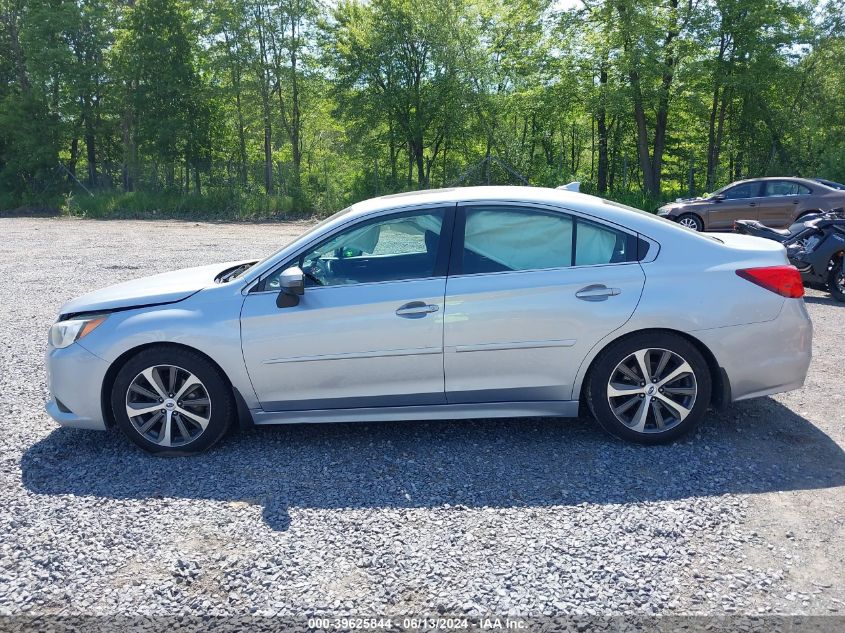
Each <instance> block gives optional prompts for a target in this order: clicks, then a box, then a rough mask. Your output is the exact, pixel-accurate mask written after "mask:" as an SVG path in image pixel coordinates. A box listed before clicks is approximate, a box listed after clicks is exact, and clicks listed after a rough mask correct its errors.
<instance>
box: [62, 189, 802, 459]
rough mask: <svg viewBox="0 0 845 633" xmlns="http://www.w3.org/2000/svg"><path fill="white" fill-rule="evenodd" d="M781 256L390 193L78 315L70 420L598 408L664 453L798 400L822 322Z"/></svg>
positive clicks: (584, 200)
mask: <svg viewBox="0 0 845 633" xmlns="http://www.w3.org/2000/svg"><path fill="white" fill-rule="evenodd" d="M802 296H803V287H802V284H801V279H800V277H799V275H798V272H797V271H796V270H795V268H793V267H791V266H788V265H787V260H786V255H785V251H784V249H783V248H782V247H781V246H780V245H779V244H777V243H775V242H773V241H768V240H762V239H758V238H753V237H746V236H741V235H733V234H725V235H719V236H713V235H703V234H698V233H695V232H692V231H689V230H687V229H684V228H682V227H680V226H678V225H677V224H675V223H673V222H670V221H667V220H663V219H660V218H658V217H655V216H654V215H651V214H648V213H644V212H640V211H636V210H634V209H630V208H628V207H624V206H622V205H619V204H615V203H612V202H607V201H605V200H601V199H599V198H595V197H592V196H588V195H583V194H580V193H574V192H571V191H560V190H551V189H542V188H527V187H478V188H465V189H447V190H440V191H426V192H420V193H412V194H402V195H395V196H385V197H382V198H376V199H374V200H368V201H366V202H361V203H359V204H356V205H353V206H352V207H350V208H348V209H346V210H344V211H341V212H340V213H337V214H336V215H334V216H332V217H331V218H329V219H327V220H326V221H324V222H322V223H321V224H319V225H318V226H316V227H315V228H313V229H312V230H311V231H309V232H308V233H306V234H305V235H303V236H302V237H300V238H299V239H297V240H296V241H295V242H293V243H292V244H290V245H288V246H285V247H284V248H282V249H281V250H279V251H278V252H277V253H274V254H273V255H270V256H269V257H267V258H266V259H263V260H261V261H250V262H230V263H227V264H220V265H216V266H203V267H200V268H193V269H188V270H183V271H178V272H174V273H167V274H163V275H156V276H154V277H148V278H145V279H140V280H137V281H133V282H128V283H124V284H119V285H117V286H113V287H111V288H106V289H104V290H101V291H98V292H94V293H92V294H89V295H86V296H84V297H81V298H79V299H76V300H74V301H71V302H70V303H68V304H67V305H65V306H64V307H63V309H62V311H61V315H60V316H59V320H58V322H57V323H56V324H55V325H54V326H53V328H52V330H51V333H50V346H49V350H48V359H47V360H48V369H49V387H50V391H51V393H52V396H53V397H52V399H51V400H50V401H49V403H48V405H47V410H48V411H49V413H50V414H51V415H52V416H53V417H54V418H55V419H56V420H57V421H58V422H59V423H61V424H63V425H66V426H75V427H83V428H89V429H103V430H105V429H106V428H108V427H110V426H112V425H116V426H118V427H120V428H121V429H122V430H123V431H124V432H125V433H126V434H127V435H128V436H129V438H130V439H132V440H133V441H134V442H136V443H137V444H138V445H140V446H141V447H143V448H145V449H147V450H150V451H154V452H160V453H178V452H181V453H186V452H195V451H199V450H202V449H205V448H208V447H209V446H211V445H212V444H213V443H214V442H215V441H216V440H217V439H219V438H220V437H221V436H222V434H223V433H224V432H225V430H226V428H227V427H228V426H229V425H231V424H233V423H235V422H236V421H238V422H240V423H241V424H256V425H264V424H279V423H291V422H335V421H337V422H340V421H343V422H345V421H373V420H409V419H433V418H437V419H452V418H477V417H517V416H562V417H566V416H576V415H578V413H579V409H581V405H582V404H586V405H588V407H589V410H590V411H591V412H592V413H593V415H594V416H595V418H596V419H597V420H598V422H599V423H600V424H601V426H602V427H603V428H605V429H606V430H607V431H609V432H610V433H612V434H613V435H616V436H618V437H622V438H625V439H628V440H633V441H637V442H643V443H656V442H665V441H669V440H672V439H674V438H677V437H679V436H680V435H682V434H683V433H686V432H687V431H689V430H690V429H691V428H693V427H694V426H695V425H696V424H697V423H698V422H699V421H700V420H701V419H702V418H703V417H704V415H705V411H706V409H707V408H708V406H710V405H711V404H722V403H728V402H731V401H736V400H743V399H746V398H753V397H756V396H763V395H767V394H772V393H776V392H780V391H788V390H791V389H797V388H798V387H800V386H801V385H802V383H803V381H804V377H805V375H806V372H807V368H808V365H809V363H810V348H811V333H812V327H811V324H810V320H809V318H808V316H807V312H806V310H805V307H804V302H803V300H802V299H801V297H802Z"/></svg>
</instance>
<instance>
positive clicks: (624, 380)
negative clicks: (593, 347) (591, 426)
mask: <svg viewBox="0 0 845 633" xmlns="http://www.w3.org/2000/svg"><path fill="white" fill-rule="evenodd" d="M710 392H711V378H710V371H709V368H708V366H707V362H706V361H705V360H704V358H703V357H702V355H701V353H700V352H699V351H698V350H697V349H696V348H695V346H694V345H692V344H691V343H690V342H689V341H687V340H685V339H684V338H682V337H680V336H677V335H675V334H670V333H666V334H658V333H654V334H652V333H647V334H641V335H635V336H632V337H629V338H627V339H623V340H621V341H618V342H616V343H613V344H611V345H610V346H609V347H608V348H607V349H605V350H604V351H603V352H602V353H601V354H600V355H599V357H598V358H597V359H596V362H595V364H594V366H593V368H592V370H591V372H590V377H589V381H588V384H587V394H586V395H587V402H588V404H589V407H590V410H591V411H592V413H593V415H594V416H595V418H596V420H597V421H598V423H599V424H600V425H601V427H602V428H603V429H604V430H605V431H607V432H608V433H610V434H611V435H614V436H616V437H618V438H620V439H624V440H629V441H633V442H638V443H641V444H660V443H665V442H670V441H672V440H674V439H676V438H678V437H680V436H682V435H684V434H686V433H688V432H690V431H691V430H692V429H693V428H695V426H696V425H697V424H698V423H699V422H700V421H701V419H702V417H703V416H704V413H705V411H706V409H707V406H708V403H709V402H710Z"/></svg>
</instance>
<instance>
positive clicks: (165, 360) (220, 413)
mask: <svg viewBox="0 0 845 633" xmlns="http://www.w3.org/2000/svg"><path fill="white" fill-rule="evenodd" d="M161 366H172V367H176V368H179V369H181V370H184V371H186V372H189V373H190V374H192V375H193V376H195V377H196V378H197V379H199V381H200V383H201V384H200V385H199V386H200V387H201V388H202V389H203V391H205V392H206V394H205V395H206V396H207V397H206V398H205V400H207V402H208V409H204V408H203V409H194V411H195V412H196V411H203V412H207V413H204V416H207V424H206V426H205V428H204V429H201V428H200V427H199V425H186V424H184V423H183V426H182V428H186V426H187V427H189V428H190V429H191V430H193V431H195V432H196V436H195V437H193V438H192V439H190V440H189V441H188V440H185V438H184V437H182V436H180V437H179V438H178V439H179V440H180V442H181V443H180V444H179V445H173V446H167V445H161V444H158V443H156V442H153V441H151V440H150V439H148V437H147V436H145V435H142V434H141V433H140V432H139V429H138V428H136V427H135V425H133V423H132V421H131V420H130V418H129V414H128V413H127V403H128V399H129V398H130V397H136V396H134V395H132V396H130V395H129V388H130V385H132V384H133V381H135V379H136V378H137V377H139V376H140V375H141V373H142V372H144V371H145V370H147V369H149V368H153V367H156V368H157V367H161ZM181 375H182V376H184V374H181ZM177 379H178V378H177ZM185 382H187V380H186V381H185ZM146 386H147V387H149V386H150V383H149V381H146ZM148 392H149V390H148ZM132 393H133V394H135V393H136V392H135V391H133V392H132ZM186 402H189V401H188V400H186ZM171 404H173V403H172V402H171ZM179 404H180V406H181V404H182V403H179ZM162 406H164V405H162ZM200 406H202V405H200ZM111 407H112V412H113V414H114V419H115V421H116V422H117V425H118V426H119V427H120V430H121V431H123V433H124V434H125V435H126V436H127V437H128V438H129V439H130V440H132V441H133V442H134V443H135V444H137V445H138V446H140V447H141V448H143V449H144V450H145V451H148V452H150V453H153V454H155V455H168V456H178V455H193V454H196V453H200V452H202V451H204V450H206V449H208V448H210V447H211V446H213V445H214V444H215V443H216V442H217V441H218V440H219V439H220V438H221V437H223V435H224V434H225V433H226V430H227V429H228V428H229V425H230V424H231V422H232V420H233V419H234V418H235V411H236V408H235V401H234V398H233V396H232V391H231V388H230V387H229V384H228V382H227V381H226V379H225V377H224V376H223V375H222V374H221V372H220V370H219V369H217V367H215V366H214V365H213V364H211V363H210V362H209V361H208V360H206V359H205V358H204V357H203V356H201V355H199V354H197V353H195V352H192V351H190V350H187V349H180V348H174V347H164V346H163V347H153V348H147V349H145V350H142V351H141V352H139V353H138V354H136V355H135V356H133V357H132V358H130V359H129V360H128V361H127V362H126V363H125V364H124V365H123V367H121V368H120V370H119V371H118V372H117V376H116V377H115V381H114V385H113V386H112V391H111ZM161 411H162V412H164V411H165V409H161ZM183 411H184V409H183ZM149 415H150V417H152V416H153V415H154V414H152V413H151V414H149ZM170 415H176V414H173V413H170ZM138 419H139V418H136V420H138ZM182 419H183V420H185V421H186V422H187V420H186V419H185V418H184V417H183V418H182ZM158 425H159V426H157V428H158V429H159V430H160V433H161V436H162V437H163V436H164V432H163V421H161V422H159V423H158ZM155 428H156V427H154V429H155ZM140 430H143V429H140ZM151 432H152V431H150V433H151ZM178 432H179V431H178V429H177V431H176V433H178ZM174 435H175V433H174V432H171V435H170V437H171V438H173V437H174ZM189 435H190V433H189ZM167 443H170V440H168V441H167Z"/></svg>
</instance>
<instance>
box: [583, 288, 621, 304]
mask: <svg viewBox="0 0 845 633" xmlns="http://www.w3.org/2000/svg"><path fill="white" fill-rule="evenodd" d="M621 292H622V291H621V290H620V289H619V288H608V287H607V286H605V285H604V284H593V285H592V286H585V287H584V288H581V290H579V291H578V292H576V293H575V296H576V297H578V298H579V299H582V300H583V301H606V300H607V298H608V297H615V296H616V295H618V294H620V293H621Z"/></svg>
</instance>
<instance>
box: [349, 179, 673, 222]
mask: <svg viewBox="0 0 845 633" xmlns="http://www.w3.org/2000/svg"><path fill="white" fill-rule="evenodd" d="M485 201H489V202H496V203H502V202H505V203H507V202H513V203H515V204H519V203H537V204H549V205H553V206H555V207H559V208H561V210H564V209H568V210H570V211H576V212H580V213H584V214H586V215H592V216H595V217H598V218H601V219H603V220H608V221H610V222H614V223H617V224H620V225H623V226H626V227H629V228H631V229H633V230H639V231H641V232H644V233H647V230H646V229H647V227H649V226H655V225H658V226H661V225H662V223H663V220H662V219H659V218H657V217H656V216H655V215H654V214H651V213H648V212H645V211H640V210H639V209H634V208H632V207H628V206H625V205H623V204H619V203H616V202H612V201H610V200H605V199H603V198H599V197H597V196H591V195H588V194H585V193H580V192H576V191H570V190H565V189H551V188H548V187H525V186H482V187H451V188H447V189H426V190H422V191H411V192H406V193H398V194H391V195H386V196H381V197H378V198H370V199H369V200H364V201H362V202H358V203H356V204H354V205H352V206H351V207H350V208H349V210H348V212H347V213H346V214H344V216H345V217H344V220H350V219H352V218H353V217H357V216H363V215H369V214H371V213H378V212H379V211H385V210H396V209H401V208H402V207H412V206H414V207H415V206H422V205H429V204H456V203H475V202H485Z"/></svg>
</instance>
